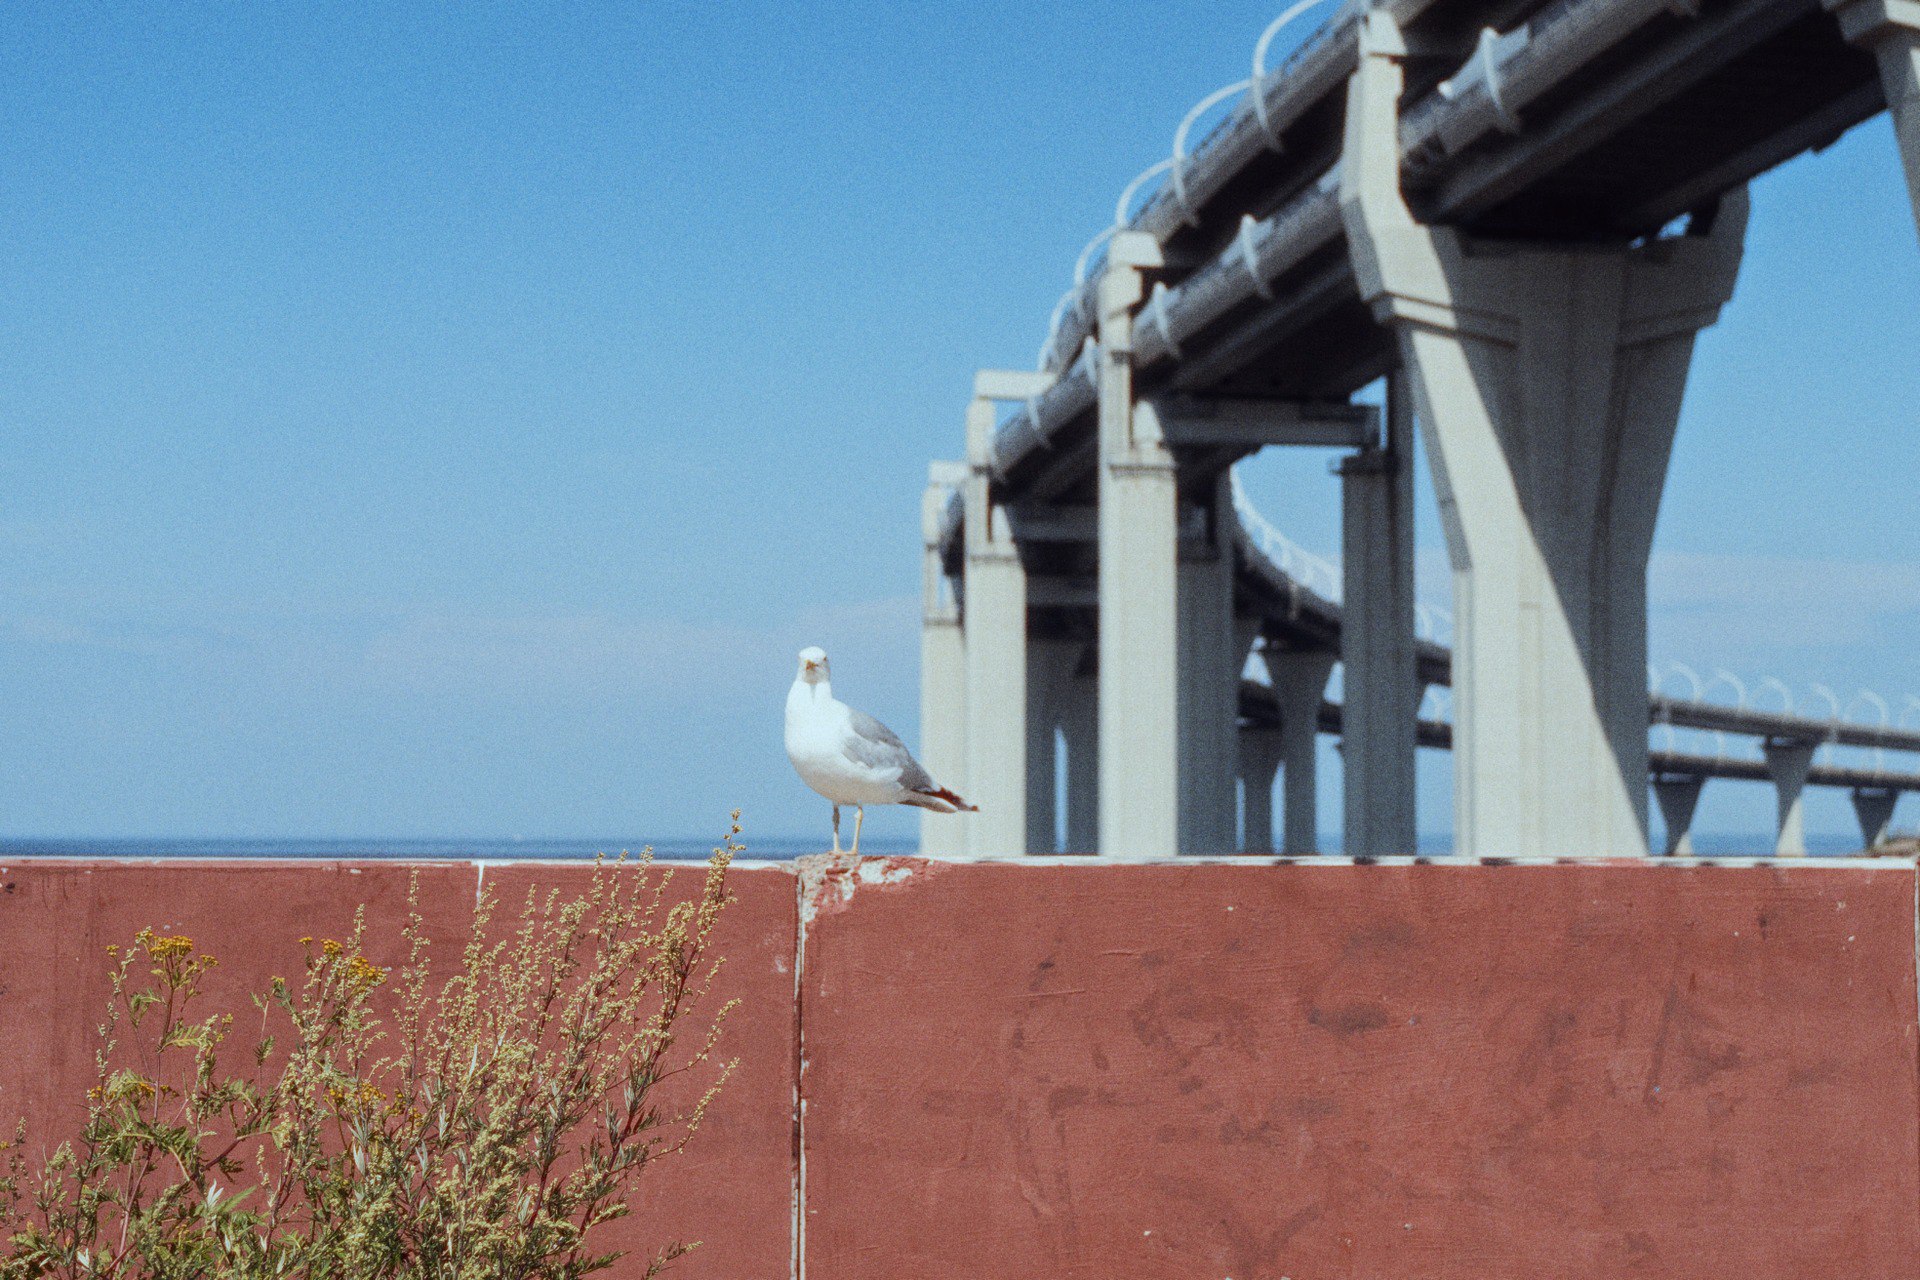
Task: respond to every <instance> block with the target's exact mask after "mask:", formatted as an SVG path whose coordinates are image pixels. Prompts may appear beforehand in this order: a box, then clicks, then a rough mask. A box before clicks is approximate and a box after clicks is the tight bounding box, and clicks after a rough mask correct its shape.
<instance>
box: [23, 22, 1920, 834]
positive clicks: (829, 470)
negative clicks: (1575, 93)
mask: <svg viewBox="0 0 1920 1280" xmlns="http://www.w3.org/2000/svg"><path fill="white" fill-rule="evenodd" d="M1271 9H1272V6H1269V5H1256V4H1241V3H1229V4H1220V3H1211V4H1206V5H1199V4H1192V5H1185V6H1176V7H1175V8H1171V9H1169V8H1167V7H1165V6H1161V7H1159V8H1157V9H1155V10H1153V11H1152V12H1151V13H1149V12H1147V11H1145V10H1139V11H1136V10H1134V9H1130V8H1128V7H1126V6H1120V7H1118V8H1116V7H1114V6H1108V5H1094V4H1058V5H1050V6H1030V5H1006V4H998V3H984V4H976V5H969V6H943V7H940V8H938V9H934V8H929V9H928V11H926V12H911V11H907V10H905V9H904V8H903V7H894V6H885V7H875V8H871V9H864V8H853V7H845V8H838V9H834V8H827V9H819V8H811V9H804V10H802V9H796V8H794V7H791V6H779V7H773V6H764V7H763V6H749V5H732V6H694V5H686V6H680V5H641V6H596V5H581V6H575V7H571V8H563V9H562V8H556V9H548V10H542V11H539V12H538V13H537V14H536V13H534V11H528V10H524V9H513V8H509V7H506V6H493V5H469V6H459V7H434V8H428V7H409V6H399V7H392V8H391V9H389V10H387V11H370V10H367V9H364V8H348V7H333V6H312V7H307V8H304V9H300V10H297V11H293V10H281V11H274V10H266V9H261V8H258V7H254V6H242V5H231V6H196V7H194V8H193V9H192V10H191V11H184V7H145V8H136V7H133V6H88V7H86V8H85V9H84V10H76V9H73V8H71V7H69V6H52V5H26V6H22V7H19V8H18V9H16V10H15V11H14V12H13V16H12V18H11V19H10V21H11V22H12V24H13V26H12V30H11V32H10V39H9V40H8V41H7V43H6V45H5V47H4V49H0V112H4V116H5V118H6V120H7V122H8V127H7V128H6V129H5V130H4V131H0V166H4V168H3V171H4V173H5V174H6V181H5V183H4V184H0V296H3V297H4V305H0V343H4V349H5V350H6V351H7V353H8V372H7V376H6V377H5V378H0V706H4V707H5V708H6V725H7V730H8V731H7V733H6V734H4V735H0V835H8V836H25V835H36V836H135V835H154V836H194V835H224V836H272V835H320V836H368V835H395V836H432V835H449V836H463V835H471V836H505V835H547V836H608V837H613V836H618V837H627V838H634V839H640V838H666V837H676V836H683V835H699V834H703V833H706V832H709V831H712V830H714V829H715V828H716V827H717V825H718V823H719V822H720V821H721V820H722V819H723V817H724V815H725V812H726V811H727V810H728V809H729V808H732V807H734V806H736V805H737V806H740V807H742V808H743V809H745V810H746V814H747V819H748V822H749V830H750V832H758V833H761V834H766V835H773V834H776V833H778V834H787V833H795V832H810V831H812V830H814V829H816V828H817V827H818V826H819V825H820V824H821V823H822V822H823V820H824V812H823V809H824V806H823V805H822V804H821V803H820V802H819V801H817V800H816V799H815V798H814V797H812V796H811V794H810V793H808V792H806V791H805V790H804V788H802V787H801V785H800V784H799V782H798V781H797V780H795V779H794V778H793V777H792V775H791V772H790V770H789V769H788V766H787V764H786V761H785V758H784V755H783V754H782V752H781V749H780V743H779V707H780V700H781V697H782V695H783V693H784V690H785V688H786V685H787V683H788V681H789V680H790V679H791V674H792V655H793V652H794V651H795V650H796V649H797V648H799V647H800V646H801V645H802V644H807V643H820V644H823V645H825V646H827V647H828V648H829V650H830V651H831V652H832V653H833V654H834V658H835V673H836V680H837V688H838V689H839V691H840V692H841V693H842V694H843V696H846V697H848V698H849V699H850V700H853V701H855V702H857V703H858V704H860V705H863V706H865V707H866V708H868V709H870V710H872V711H874V712H875V713H876V714H879V715H880V716H881V717H882V718H883V719H886V720H889V721H890V722H892V723H893V724H894V725H895V726H896V727H897V728H899V729H900V730H902V731H903V732H904V733H906V734H907V735H908V736H909V738H912V737H914V736H915V734H914V732H913V731H914V730H915V728H916V726H915V724H914V720H915V713H916V709H917V692H916V690H917V678H918V673H917V660H918V647H917V638H916V635H917V632H916V627H917V608H918V606H917V589H918V578H917V574H918V552H917V540H918V522H919V495H920V489H921V485H922V483H923V478H924V475H925V465H926V462H927V460H928V459H929V458H930V457H933V456H951V455H953V454H954V453H956V452H957V451H958V449H959V447H960V439H961V413H962V409H963V404H964V397H965V395H966V389H967V386H968V383H969V379H970V376H971V373H972V371H973V370H974V369H975V368H976V367H979V366H983V365H1012V366H1016V367H1021V366H1025V365H1028V364H1030V363H1031V361H1032V359H1033V353H1034V351H1035V349H1036V347H1037V346H1038V344H1039V341H1040V339H1041V337H1042V336H1043V329H1044V324H1045V320H1046V316H1047V313H1048V310H1049V309H1050V308H1051V306H1052V304H1053V302H1054V300H1055V298H1057V297H1058V295H1059V293H1060V291H1061V289H1062V288H1063V287H1064V286H1065V284H1066V283H1067V278H1068V273H1069V272H1070V270H1071V265H1072V262H1073V258H1074V255H1075V254H1076V253H1077V252H1078V250H1079V248H1080V246H1081V245H1082V243H1084V241H1085V240H1086V238H1087V237H1088V235H1090V234H1091V233H1092V232H1093V231H1095V230H1096V229H1098V227H1099V226H1100V225H1101V223H1102V222H1103V221H1104V219H1105V218H1106V217H1107V216H1108V211H1109V210H1110V209H1111V206H1112V201H1113V197H1114V195H1115V193H1116V192H1117V191H1118V189H1119V188H1120V187H1121V186H1122V185H1123V184H1124V183H1125V182H1126V181H1127V180H1128V179H1129V178H1130V177H1132V175H1133V174H1134V173H1136V172H1137V171H1138V170H1139V169H1141V168H1142V167H1144V166H1145V165H1147V164H1149V163H1151V162H1152V161H1153V160H1155V159H1156V158H1158V157H1159V156H1161V155H1163V154H1165V152H1166V150H1167V148H1168V146H1169V144H1170V140H1171V135H1172V131H1173V127H1174V125H1175V124H1176V123H1177V122H1178V120H1179V118H1180V116H1181V114H1182V113H1183V112H1184V111H1185V110H1186V108H1187V107H1188V106H1189V105H1190V104H1191V103H1192V102H1193V101H1194V100H1196V99H1197V98H1199V97H1200V96H1201V95H1203V94H1205V93H1206V92H1208V91H1209V90H1211V89H1213V88H1215V87H1216V86H1217V85H1219V84H1221V83H1224V82H1226V81H1229V80H1233V79H1237V78H1239V77H1241V76H1244V75H1245V74H1246V67H1247V63H1248V58H1249V55H1250V52H1251V48H1252V44H1253V41H1254V39H1255V38H1256V37H1257V36H1258V34H1259V32H1260V30H1261V28H1262V26H1263V25H1264V24H1265V23H1266V22H1267V20H1268V19H1269V18H1270V17H1271V16H1272V12H1271ZM1139 68H1152V69H1153V71H1152V74H1151V75H1150V76H1143V75H1141V74H1140V72H1139V71H1138V70H1137V69H1139ZM1916 298H1920V246H1917V244H1916V238H1915V234H1914V226H1913V220H1912V214H1911V211H1910V210H1909V208H1908V205H1907V203H1906V199H1905V193H1904V191H1903V190H1902V187H1901V183H1900V179H1899V173H1898V169H1897V161H1896V158H1895V153H1894V150H1893V145H1892V139H1891V132H1890V130H1889V129H1888V127H1887V125H1886V122H1885V120H1884V119H1882V120H1879V121H1876V122H1874V123H1872V124H1870V125H1868V126H1865V127H1863V128H1861V129H1859V130H1856V131H1855V132H1854V133H1853V134H1851V135H1849V136H1848V137H1847V138H1846V139H1845V140H1843V141H1842V142H1841V143H1840V144H1839V145H1838V146H1836V147H1834V148H1833V149H1832V150H1830V151H1829V152H1827V153H1825V154H1824V155H1821V156H1818V157H1813V158H1810V159H1803V160H1801V161H1797V162H1795V163H1794V164H1793V165H1791V166H1789V167H1788V168H1787V169H1785V170H1783V171H1781V172H1779V173H1777V174H1775V175H1772V176H1770V177H1768V178H1767V179H1766V180H1765V181H1763V182H1762V183H1760V184H1759V185H1758V186H1757V187H1756V190H1755V198H1754V219H1753V224H1752V231H1751V238H1750V241H1749V250H1748V256H1747V263H1746V268H1745V273H1744V276H1743V279H1742V281H1741V284H1740V286H1739V290H1738V292H1737V294H1736V296H1735V299H1734V302H1733V304H1732V305H1731V306H1730V307H1729V309H1728V311H1727V313H1726V316H1725V318H1724V319H1723V321H1722V323H1721V325H1720V326H1719V327H1718V328H1717V329H1714V330H1712V331H1710V332H1708V333H1707V334H1706V335H1705V336H1703V338H1702V340H1701V343H1700V348H1699V358H1698V360H1697V362H1696V368H1695V373H1694V379H1693V384H1692V387H1691V389H1690V392H1689V397H1688V402H1687V407H1686V411H1685V415H1684V418H1683V422H1682V428H1681V434H1680V442H1679V445H1678V447H1677V451H1676V456H1675V460H1674V466H1673V471H1672V475H1671V478H1670V483H1669V489H1668V499H1667V504H1666V507H1665V510H1664V512H1663V515H1662V520H1661V525H1660V532H1659V538H1658V541H1657V550H1656V556H1655V564H1654V569H1653V610H1654V619H1653V651H1654V655H1655V657H1656V658H1658V659H1660V660H1662V661H1667V660H1677V661H1683V662H1688V663H1690V664H1692V665H1694V666H1695V667H1699V668H1701V669H1703V671H1704V670H1708V669H1711V668H1713V667H1716V666H1725V667H1727V668H1729V669H1731V670H1732V671H1734V672H1735V673H1736V674H1737V675H1740V676H1742V677H1743V678H1745V679H1747V681H1748V683H1749V684H1756V683H1757V682H1758V680H1759V678H1760V677H1761V676H1763V675H1766V674H1769V673H1772V674H1777V675H1779V676H1781V677H1783V678H1784V679H1786V680H1787V681H1788V682H1789V683H1791V684H1792V685H1793V686H1794V688H1795V691H1796V696H1797V697H1799V698H1800V699H1801V700H1802V701H1803V702H1805V701H1806V700H1807V699H1809V698H1810V697H1811V695H1810V694H1809V693H1807V691H1806V689H1807V686H1808V684H1809V683H1810V682H1812V681H1815V680H1820V681H1825V682H1827V683H1828V684H1831V685H1833V686H1834V687H1835V688H1836V689H1838V690H1840V691H1841V692H1842V694H1843V696H1847V697H1850V696H1851V693H1852V691H1853V690H1855V689H1857V688H1859V687H1861V686H1866V687H1870V688H1876V689H1879V690H1880V691H1882V692H1883V693H1884V694H1886V695H1887V696H1888V697H1889V698H1891V699H1893V702H1894V710H1895V714H1898V713H1899V710H1900V706H1901V702H1902V701H1903V699H1904V697H1905V696H1906V695H1908V694H1920V639H1917V638H1916V636H1920V537H1916V534H1915V527H1914V512H1915V503H1914V500H1913V499H1914V487H1915V482H1916V477H1920V433H1916V432H1915V431H1914V429H1913V426H1914V423H1913V418H1914V406H1915V405H1916V404H1920V326H1915V325H1914V324H1913V323H1912V317H1913V315H1914V314H1915V310H1914V308H1915V305H1916ZM1326 460H1327V459H1326V458H1325V457H1324V456H1320V455H1295V456H1292V457H1264V458H1262V459H1260V460H1258V461H1257V462H1256V463H1255V464H1253V466H1252V467H1251V469H1250V473H1249V486H1250V488H1251V489H1252V491H1253V493H1254V495H1255V497H1256V498H1257V499H1258V500H1259V501H1260V502H1261V504H1262V506H1263V508H1264V509H1265V510H1266V511H1267V512H1268V514H1269V515H1270V516H1271V517H1272V518H1273V519H1274V520H1275V521H1276V522H1277V523H1279V524H1281V525H1282V526H1283V527H1285V528H1287V529H1288V530H1289V531H1290V532H1292V533H1293V534H1294V535H1295V536H1296V537H1297V538H1298V539H1299V540H1300V541H1302V542H1303V543H1305V544H1306V545H1308V546H1310V547H1315V548H1317V549H1321V550H1327V551H1330V550H1332V549H1333V548H1334V546H1335V533H1336V529H1337V521H1336V516H1337V511H1336V506H1335V502H1336V491H1335V488H1334V484H1333V482H1332V480H1331V479H1330V478H1329V477H1328V476H1327V475H1326V467H1325V463H1326ZM1421 502H1422V507H1421V510H1422V517H1423V522H1424V523H1423V542H1422V545H1423V557H1424V559H1423V564H1425V565H1428V566H1430V568H1429V572H1428V575H1427V576H1428V579H1429V580H1430V581H1431V582H1432V584H1433V588H1434V590H1435V592H1437V593H1443V592H1444V574H1443V573H1439V572H1437V571H1436V570H1437V567H1438V566H1439V564H1440V563H1441V562H1442V560H1443V556H1442V553H1441V552H1440V541H1439V535H1438V530H1437V528H1436V527H1435V526H1434V525H1433V523H1432V520H1431V501H1430V498H1429V497H1428V495H1427V494H1425V493H1424V492H1423V494H1422V495H1421ZM1436 598H1443V597H1441V596H1437V597H1436ZM1813 705H1820V704H1818V703H1817V702H1815V703H1813ZM1322 772H1323V776H1328V777H1329V780H1328V782H1327V784H1326V785H1327V789H1328V794H1327V803H1328V804H1329V805H1330V806H1331V805H1333V804H1334V803H1335V800H1336V796H1337V778H1335V777H1332V776H1330V775H1334V774H1336V773H1337V770H1335V769H1333V768H1331V767H1329V768H1327V769H1323V771H1322ZM1445 772H1446V769H1445V762H1444V760H1441V759H1437V758H1436V759H1435V760H1431V761H1428V762H1426V764H1425V765H1424V766H1423V797H1422V824H1423V827H1425V828H1429V829H1436V830H1438V829H1444V828H1445V827H1446V826H1447V818H1446V816H1445V815H1446V797H1445V776H1444V775H1445ZM1907 803H1908V804H1909V805H1911V804H1913V803H1914V802H1913V801H1911V800H1909V801H1908V802H1907ZM1770 808H1771V798H1770V796H1768V795H1767V793H1766V792H1765V791H1764V789H1762V788H1757V787H1752V786H1739V785H1735V784H1721V785H1719V786H1716V787H1710V788H1709V789H1708V792H1707V798H1706V800H1705V801H1704V802H1703V806H1702V817H1701V823H1700V825H1701V827H1702V828H1703V829H1717V830H1727V831H1754V830H1760V829H1764V827H1765V826H1766V824H1767V821H1768V820H1769V814H1770ZM1328 812H1329V814H1333V813H1337V812H1338V810H1337V808H1329V810H1328ZM1916 820H1920V816H1916V815H1915V813H1914V811H1913V810H1912V809H1911V808H1908V809H1905V810H1903V811H1902V815H1901V821H1902V822H1903V823H1906V824H1908V825H1911V824H1912V823H1913V822H1915V821H1916ZM1851 821H1852V819H1851V816H1850V814H1849V813H1848V812H1847V810H1846V806H1845V802H1844V800H1843V799H1841V798H1839V797H1823V798H1820V799H1818V800H1817V801H1816V802H1815V805H1814V808H1813V811H1812V814H1811V825H1812V826H1813V827H1814V828H1815V829H1816V830H1830V831H1844V830H1846V829H1848V827H1849V826H1850V824H1851ZM872 829H873V830H875V831H876V832H883V833H888V834H896V835H898V834H906V833H908V832H910V831H911V830H912V829H913V822H912V819H911V818H910V817H907V816H906V815H897V816H896V815H888V816H886V817H883V818H881V819H880V820H879V821H877V822H876V823H875V824H874V825H873V828H872Z"/></svg>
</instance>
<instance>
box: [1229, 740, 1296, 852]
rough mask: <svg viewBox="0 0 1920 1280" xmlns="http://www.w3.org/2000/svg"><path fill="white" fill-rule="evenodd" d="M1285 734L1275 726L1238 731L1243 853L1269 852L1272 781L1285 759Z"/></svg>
mask: <svg viewBox="0 0 1920 1280" xmlns="http://www.w3.org/2000/svg"><path fill="white" fill-rule="evenodd" d="M1286 753H1287V746H1286V737H1285V735H1284V734H1282V733H1281V732H1280V731H1279V730H1278V729H1265V728H1260V729H1242V730H1241V731H1240V794H1241V797H1242V799H1241V803H1242V806H1243V807H1242V810H1241V813H1242V825H1243V830H1242V832H1241V837H1240V849H1241V852H1243V853H1272V852H1274V843H1273V783H1274V779H1276V778H1278V777H1279V776H1280V762H1281V761H1282V760H1284V759H1285V758H1286Z"/></svg>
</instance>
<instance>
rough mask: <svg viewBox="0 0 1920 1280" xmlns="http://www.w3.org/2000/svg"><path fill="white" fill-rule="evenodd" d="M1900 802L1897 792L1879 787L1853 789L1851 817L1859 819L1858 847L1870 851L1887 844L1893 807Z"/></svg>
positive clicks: (1891, 823)
mask: <svg viewBox="0 0 1920 1280" xmlns="http://www.w3.org/2000/svg"><path fill="white" fill-rule="evenodd" d="M1899 802H1900V793H1899V792H1898V791H1889V790H1886V789H1884V788H1881V787H1855V788H1854V789H1853V816H1854V817H1856V818H1858V819H1860V847H1861V848H1863V849H1871V848H1874V847H1875V846H1876V845H1883V844H1885V843H1886V842H1887V836H1888V834H1889V833H1890V832H1891V830H1892V828H1893V807H1894V805H1896V804H1898V803H1899Z"/></svg>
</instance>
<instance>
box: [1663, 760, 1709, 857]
mask: <svg viewBox="0 0 1920 1280" xmlns="http://www.w3.org/2000/svg"><path fill="white" fill-rule="evenodd" d="M1706 785H1707V780H1706V779H1705V778H1704V777H1701V776H1699V775H1698V774H1691V773H1689V774H1675V775H1673V776H1671V777H1661V778H1655V779H1654V780H1653V795H1654V799H1656V800H1658V801H1659V802H1660V820H1661V821H1662V822H1663V823H1665V824H1666V828H1667V849H1666V851H1667V853H1668V854H1669V855H1670V856H1674V857H1681V858H1688V857H1692V856H1693V811H1694V810H1695V809H1696V808H1698V807H1699V805H1700V792H1701V790H1702V789H1703V788H1704V787H1705V786H1706Z"/></svg>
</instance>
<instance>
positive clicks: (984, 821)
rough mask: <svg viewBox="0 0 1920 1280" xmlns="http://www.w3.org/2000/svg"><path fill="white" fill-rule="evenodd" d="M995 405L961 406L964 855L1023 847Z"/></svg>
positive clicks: (1013, 585)
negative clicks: (970, 810) (968, 808)
mask: <svg viewBox="0 0 1920 1280" xmlns="http://www.w3.org/2000/svg"><path fill="white" fill-rule="evenodd" d="M993 431H994V412H993V402H992V401H990V400H986V399H983V398H980V397H975V398H974V400H973V401H972V402H971V403H970V404H969V405H968V406H967V463H968V476H967V488H966V495H967V508H966V535H967V554H966V600H965V609H964V612H963V615H962V616H963V617H964V619H965V621H966V631H967V634H966V654H967V785H968V786H969V787H971V788H972V791H971V792H970V793H969V794H967V799H968V800H970V801H971V802H973V803H974V804H976V805H978V806H980V812H978V813H974V814H969V815H967V819H966V822H967V828H968V829H967V852H968V853H970V854H972V855H973V856H975V857H981V856H1001V857H1005V856H1009V855H1012V854H1018V853H1023V852H1025V850H1026V847H1027V572H1026V569H1025V567H1024V566H1023V565H1022V564H1021V563H1020V553H1019V549H1018V548H1017V547H1016V546H1015V545H1014V541H1013V529H1012V525H1011V522H1010V521H1009V519H1008V517H1007V512H1006V509H1005V508H1004V507H1003V506H1002V505H1001V504H1000V503H999V502H998V501H997V495H996V494H995V492H994V484H993Z"/></svg>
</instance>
